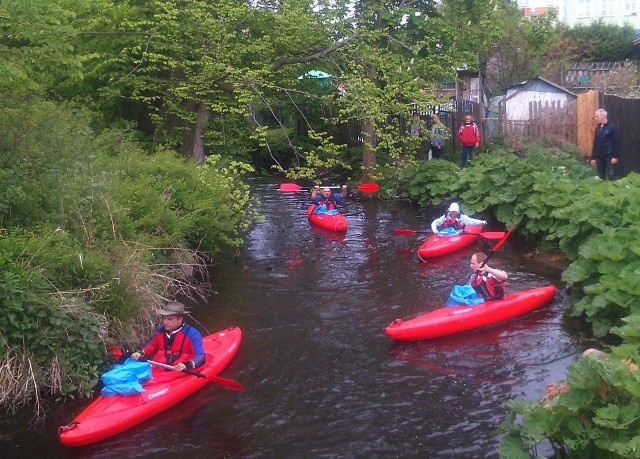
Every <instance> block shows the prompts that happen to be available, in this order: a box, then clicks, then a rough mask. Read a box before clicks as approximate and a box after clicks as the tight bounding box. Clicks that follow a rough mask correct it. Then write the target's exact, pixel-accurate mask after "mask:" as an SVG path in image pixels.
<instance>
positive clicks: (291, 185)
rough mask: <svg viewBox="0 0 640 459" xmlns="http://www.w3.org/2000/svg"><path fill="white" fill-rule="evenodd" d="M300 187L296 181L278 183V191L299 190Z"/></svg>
mask: <svg viewBox="0 0 640 459" xmlns="http://www.w3.org/2000/svg"><path fill="white" fill-rule="evenodd" d="M301 189H302V187H301V186H300V185H298V184H297V183H282V184H280V191H300V190H301Z"/></svg>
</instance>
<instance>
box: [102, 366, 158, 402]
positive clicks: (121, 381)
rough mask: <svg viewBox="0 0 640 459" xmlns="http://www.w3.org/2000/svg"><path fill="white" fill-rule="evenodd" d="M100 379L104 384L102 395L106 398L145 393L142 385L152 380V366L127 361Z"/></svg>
mask: <svg viewBox="0 0 640 459" xmlns="http://www.w3.org/2000/svg"><path fill="white" fill-rule="evenodd" d="M100 379H101V380H102V383H103V384H104V387H103V388H102V391H101V394H102V395H103V396H105V397H113V396H114V395H135V394H139V393H141V392H144V388H143V387H142V385H141V384H140V383H141V382H143V381H146V380H148V379H151V364H150V363H147V362H138V361H137V360H134V359H127V360H126V361H125V362H124V363H123V364H122V365H117V366H116V367H115V368H114V369H113V370H110V371H107V372H106V373H105V374H103V375H102V376H101V377H100Z"/></svg>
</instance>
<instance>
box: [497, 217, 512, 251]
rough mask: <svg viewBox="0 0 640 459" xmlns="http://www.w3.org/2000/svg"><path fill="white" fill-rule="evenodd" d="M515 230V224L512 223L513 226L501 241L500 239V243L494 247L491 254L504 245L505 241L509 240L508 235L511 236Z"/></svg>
mask: <svg viewBox="0 0 640 459" xmlns="http://www.w3.org/2000/svg"><path fill="white" fill-rule="evenodd" d="M515 228H516V224H515V223H514V224H513V225H511V228H509V231H507V234H505V235H504V237H503V238H502V239H500V242H498V243H497V244H496V245H495V246H494V247H493V250H492V252H495V251H496V250H498V249H499V248H500V247H501V246H502V244H504V243H505V242H507V239H508V238H509V235H510V234H511V232H512V231H513V230H514V229H515Z"/></svg>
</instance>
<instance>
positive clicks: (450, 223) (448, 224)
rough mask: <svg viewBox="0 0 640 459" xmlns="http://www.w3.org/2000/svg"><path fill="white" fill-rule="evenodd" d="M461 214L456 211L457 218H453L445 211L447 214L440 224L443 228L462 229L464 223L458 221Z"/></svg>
mask: <svg viewBox="0 0 640 459" xmlns="http://www.w3.org/2000/svg"><path fill="white" fill-rule="evenodd" d="M461 216H462V213H461V212H460V213H458V217H457V218H453V217H452V216H451V214H450V213H449V212H447V215H446V217H445V219H444V223H443V224H442V227H443V228H454V229H457V230H461V229H464V225H463V224H462V222H461V221H460V217H461Z"/></svg>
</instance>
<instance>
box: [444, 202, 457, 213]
mask: <svg viewBox="0 0 640 459" xmlns="http://www.w3.org/2000/svg"><path fill="white" fill-rule="evenodd" d="M447 212H460V206H459V205H458V203H457V202H452V203H451V204H450V205H449V208H448V209H447Z"/></svg>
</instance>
